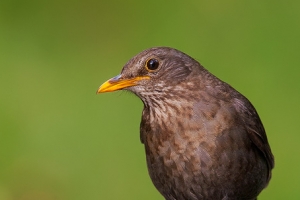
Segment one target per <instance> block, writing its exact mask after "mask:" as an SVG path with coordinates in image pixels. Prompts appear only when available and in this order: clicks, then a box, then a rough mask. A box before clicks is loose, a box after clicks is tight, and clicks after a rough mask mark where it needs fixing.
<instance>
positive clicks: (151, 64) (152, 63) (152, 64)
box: [146, 58, 159, 71]
mask: <svg viewBox="0 0 300 200" xmlns="http://www.w3.org/2000/svg"><path fill="white" fill-rule="evenodd" d="M158 66H159V62H158V60H156V59H154V58H151V59H150V60H148V61H147V63H146V68H147V69H148V70H149V71H154V70H157V68H158Z"/></svg>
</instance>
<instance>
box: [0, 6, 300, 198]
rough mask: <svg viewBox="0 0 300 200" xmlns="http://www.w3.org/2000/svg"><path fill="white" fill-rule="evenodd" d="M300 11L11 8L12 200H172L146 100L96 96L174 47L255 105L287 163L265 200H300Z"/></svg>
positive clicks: (4, 160) (4, 22)
mask: <svg viewBox="0 0 300 200" xmlns="http://www.w3.org/2000/svg"><path fill="white" fill-rule="evenodd" d="M299 10H300V1H295V0H293V1H292V0H287V1H279V0H277V1H276V0H275V1H274V0H273V1H270V0H269V1H268V0H266V1H259V0H254V1H239V0H230V1H196V0H193V1H185V2H184V1H170V0H167V1H158V0H154V1H145V2H142V1H138V0H129V1H96V0H85V1H83V0H82V1H80V0H78V1H66V0H59V1H58V0H54V1H38V0H32V1H21V0H2V1H1V2H0V88H1V94H0V200H41V199H42V200H81V199H88V200H94V199H95V200H96V199H111V200H116V199H130V200H131V199H145V200H153V199H161V200H162V199H163V198H162V197H161V196H160V194H159V193H158V192H157V191H156V189H155V188H154V186H153V185H152V183H151V181H150V178H149V177H148V173H147V169H146V163H145V155H144V147H143V145H142V144H141V143H140V140H139V123H140V118H141V111H142V103H141V101H140V100H139V99H138V98H136V97H134V95H130V94H129V93H127V92H115V93H108V94H102V95H96V94H95V92H96V90H97V88H98V86H99V85H100V84H101V83H103V82H104V81H105V80H107V79H108V78H111V77H112V76H114V75H117V74H118V73H119V72H120V70H121V68H122V66H123V65H124V64H125V63H126V62H127V61H128V60H129V59H130V58H131V57H132V56H134V55H135V54H137V53H138V52H140V51H142V50H144V49H146V48H149V47H153V46H171V47H174V48H177V49H180V50H181V51H183V52H186V53H187V54H189V55H191V56H192V57H194V58H196V59H197V60H199V61H200V62H201V63H202V64H203V65H204V66H205V67H206V68H207V69H209V70H210V71H211V72H212V73H214V74H215V75H216V76H218V77H219V78H221V79H222V80H224V81H226V82H228V83H230V84H231V85H232V86H234V87H235V88H236V89H238V90H239V91H240V92H241V93H243V94H244V95H246V96H247V97H248V98H249V99H250V100H251V101H252V103H253V104H254V105H255V107H256V108H257V110H258V112H259V114H260V116H261V118H262V120H263V123H264V125H265V128H266V131H267V134H268V137H269V142H270V144H271V147H272V150H273V153H274V155H275V158H276V166H275V169H274V171H273V178H272V180H271V182H270V184H269V186H268V188H267V189H266V190H264V191H263V192H262V193H261V195H260V198H259V199H260V200H263V199H300V153H299V152H300V150H299V148H298V147H299V146H298V145H299V142H300V134H299V126H300V123H299V112H300V106H299V101H300V69H299V63H300V56H299V53H300V39H299V36H300V22H299V21H300V12H299Z"/></svg>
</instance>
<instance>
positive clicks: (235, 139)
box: [98, 47, 274, 200]
mask: <svg viewBox="0 0 300 200" xmlns="http://www.w3.org/2000/svg"><path fill="white" fill-rule="evenodd" d="M105 84H106V85H105ZM105 84H103V85H102V86H101V87H100V89H99V91H98V92H106V91H113V90H117V89H127V90H129V91H132V92H133V93H135V94H136V95H137V96H138V97H140V98H141V100H142V101H143V103H144V110H143V114H142V121H141V127H140V134H141V135H140V137H141V141H142V143H143V144H144V145H145V150H146V158H147V165H148V170H149V174H150V177H151V179H152V181H153V183H154V185H155V187H156V188H157V189H158V190H159V191H160V193H161V194H162V195H163V196H164V197H165V199H166V200H200V199H203V200H206V199H207V200H210V199H216V200H235V199H236V200H254V199H256V198H257V196H258V194H259V193H260V192H261V191H262V190H263V189H264V188H265V187H266V186H267V184H268V182H269V180H270V178H271V169H272V168H273V166H274V160H273V155H272V153H271V149H270V147H269V144H268V141H267V137H266V134H265V130H264V127H263V125H262V123H261V121H260V118H259V116H258V114H257V112H256V110H255V109H254V107H253V106H252V104H251V103H250V102H249V101H248V100H247V98H245V97H244V96H243V95H241V94H240V93H239V92H237V91H236V90H234V89H233V88H232V87H231V86H230V85H228V84H227V83H225V82H223V81H221V80H219V79H218V78H216V77H215V76H214V75H212V74H211V73H209V72H208V71H207V70H206V69H205V68H203V67H202V66H201V65H200V64H199V63H198V62H197V61H195V60H194V59H192V58H191V57H189V56H187V55H186V54H184V53H182V52H180V51H177V50H175V49H172V48H167V47H159V48H151V49H148V50H145V51H143V52H142V53H140V54H138V55H137V56H135V57H134V58H132V59H131V60H130V61H129V62H128V63H127V64H126V65H125V67H124V68H123V70H122V73H121V75H120V76H118V77H115V78H113V79H110V80H109V81H108V82H106V83H105ZM112 86H113V87H112ZM107 88H110V89H107Z"/></svg>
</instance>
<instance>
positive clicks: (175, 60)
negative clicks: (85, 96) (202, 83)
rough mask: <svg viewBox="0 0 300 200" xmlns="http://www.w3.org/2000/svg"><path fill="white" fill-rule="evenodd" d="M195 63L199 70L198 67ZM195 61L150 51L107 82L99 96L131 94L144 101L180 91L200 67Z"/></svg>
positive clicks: (162, 50)
mask: <svg viewBox="0 0 300 200" xmlns="http://www.w3.org/2000/svg"><path fill="white" fill-rule="evenodd" d="M195 63H196V66H195ZM199 66H200V64H199V63H198V62H196V61H195V60H194V59H193V58H191V57H189V56H188V55H186V54H184V53H182V52H180V51H178V50H175V49H172V48H168V47H155V48H150V49H147V50H145V51H143V52H141V53H140V54H138V55H136V56H135V57H133V58H132V59H131V60H129V61H128V63H127V64H126V65H125V66H124V67H123V69H122V71H121V74H119V75H117V76H115V77H113V78H111V79H109V80H108V81H106V82H104V83H103V84H102V85H101V86H100V87H99V89H98V91H97V93H103V92H112V91H116V90H129V91H131V92H133V93H135V94H136V95H137V96H139V97H140V98H141V99H142V100H144V99H145V98H146V97H148V96H153V95H159V94H163V93H166V92H167V91H168V90H170V88H173V89H174V88H176V86H177V89H178V86H179V85H180V84H181V83H182V82H185V81H186V80H187V79H188V77H189V76H191V74H193V73H192V72H193V71H199V70H200V69H201V67H199Z"/></svg>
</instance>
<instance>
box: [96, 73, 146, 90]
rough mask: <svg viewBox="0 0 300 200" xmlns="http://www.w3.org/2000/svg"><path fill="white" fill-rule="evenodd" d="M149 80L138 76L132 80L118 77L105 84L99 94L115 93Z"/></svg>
mask: <svg viewBox="0 0 300 200" xmlns="http://www.w3.org/2000/svg"><path fill="white" fill-rule="evenodd" d="M149 78H150V77H149V76H137V77H135V78H131V79H122V76H121V75H118V76H115V77H113V78H111V79H109V80H108V81H106V82H104V83H103V84H102V85H101V86H100V87H99V89H98V90H97V94H99V93H104V92H113V91H116V90H122V89H124V88H127V87H130V86H135V85H137V84H138V82H139V81H140V80H145V79H149Z"/></svg>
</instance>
